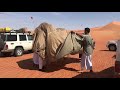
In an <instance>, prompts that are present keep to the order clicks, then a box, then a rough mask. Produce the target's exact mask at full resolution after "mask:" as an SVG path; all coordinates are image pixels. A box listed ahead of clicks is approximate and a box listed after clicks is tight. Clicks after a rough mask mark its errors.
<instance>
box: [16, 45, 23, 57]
mask: <svg viewBox="0 0 120 90" xmlns="http://www.w3.org/2000/svg"><path fill="white" fill-rule="evenodd" d="M14 54H15V56H22V55H23V48H22V47H17V48H16V49H15V53H14Z"/></svg>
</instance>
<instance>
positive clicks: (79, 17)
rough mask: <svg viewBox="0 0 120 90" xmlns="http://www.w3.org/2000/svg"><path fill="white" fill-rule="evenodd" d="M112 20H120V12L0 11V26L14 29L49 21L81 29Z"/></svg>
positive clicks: (59, 25) (64, 26)
mask: <svg viewBox="0 0 120 90" xmlns="http://www.w3.org/2000/svg"><path fill="white" fill-rule="evenodd" d="M31 17H33V20H32V19H31ZM112 21H120V12H0V27H2V28H3V27H11V28H13V29H19V28H22V27H27V28H29V29H34V28H36V27H37V26H38V25H39V24H40V23H42V22H48V23H51V24H53V25H54V26H56V27H60V28H65V29H70V30H79V29H84V28H85V27H90V28H91V27H98V26H103V25H106V24H108V23H110V22H112Z"/></svg>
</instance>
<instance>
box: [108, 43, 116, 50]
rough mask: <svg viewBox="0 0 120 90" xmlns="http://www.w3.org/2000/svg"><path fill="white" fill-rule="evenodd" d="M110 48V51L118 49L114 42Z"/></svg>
mask: <svg viewBox="0 0 120 90" xmlns="http://www.w3.org/2000/svg"><path fill="white" fill-rule="evenodd" d="M109 50H110V51H116V50H117V47H116V45H114V44H111V45H109Z"/></svg>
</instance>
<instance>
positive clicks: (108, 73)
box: [72, 67, 114, 78]
mask: <svg viewBox="0 0 120 90" xmlns="http://www.w3.org/2000/svg"><path fill="white" fill-rule="evenodd" d="M72 78H114V67H110V68H107V69H105V70H103V71H100V72H92V73H91V72H84V73H81V74H79V75H77V76H75V77H72Z"/></svg>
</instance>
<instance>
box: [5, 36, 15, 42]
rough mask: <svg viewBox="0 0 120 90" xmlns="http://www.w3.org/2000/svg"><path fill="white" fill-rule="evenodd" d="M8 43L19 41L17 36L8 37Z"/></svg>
mask: <svg viewBox="0 0 120 90" xmlns="http://www.w3.org/2000/svg"><path fill="white" fill-rule="evenodd" d="M7 41H17V35H7Z"/></svg>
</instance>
